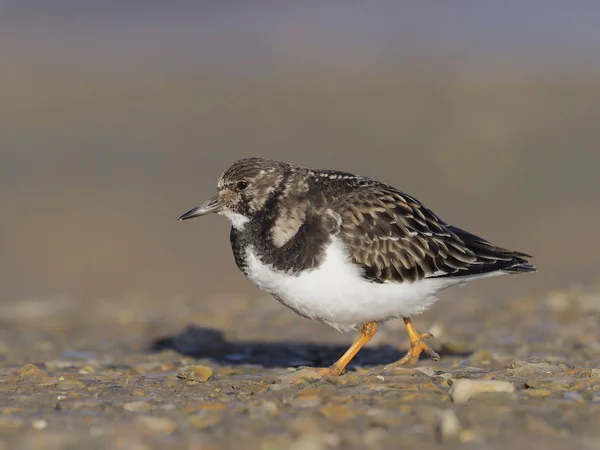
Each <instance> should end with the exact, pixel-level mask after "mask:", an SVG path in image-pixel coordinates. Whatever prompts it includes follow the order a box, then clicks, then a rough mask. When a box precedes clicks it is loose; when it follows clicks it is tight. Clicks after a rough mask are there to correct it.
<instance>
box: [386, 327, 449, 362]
mask: <svg viewBox="0 0 600 450" xmlns="http://www.w3.org/2000/svg"><path fill="white" fill-rule="evenodd" d="M404 324H405V325H406V331H407V332H408V339H409V340H410V350H409V351H408V352H407V353H406V355H404V357H403V358H402V359H400V360H398V361H396V362H395V363H392V364H389V365H388V366H387V367H386V368H393V367H398V366H401V365H403V364H407V363H408V365H409V366H412V365H414V364H415V363H416V362H417V360H418V359H419V356H420V355H421V352H425V353H427V354H428V355H429V356H430V357H431V359H433V360H434V361H439V360H440V355H438V354H437V353H436V352H434V351H433V350H431V349H430V348H429V346H428V345H427V344H425V342H423V340H424V339H433V334H431V333H423V334H419V333H417V330H415V327H414V325H413V323H412V320H410V318H408V317H405V318H404Z"/></svg>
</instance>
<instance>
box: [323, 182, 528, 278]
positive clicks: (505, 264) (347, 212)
mask: <svg viewBox="0 0 600 450" xmlns="http://www.w3.org/2000/svg"><path fill="white" fill-rule="evenodd" d="M331 210H332V211H333V212H334V213H335V214H336V216H338V217H339V219H338V221H337V222H338V226H337V236H338V237H340V238H341V239H342V241H343V242H344V244H345V245H346V247H347V249H348V251H349V255H350V258H351V259H352V261H353V262H354V263H356V264H357V265H359V266H360V267H361V268H362V269H364V277H365V278H366V279H368V280H370V281H373V282H377V283H385V282H413V281H417V280H421V279H424V278H434V277H463V276H474V275H479V274H484V273H488V272H494V271H501V270H504V271H506V272H528V271H533V270H535V269H534V268H533V267H532V266H530V265H528V264H527V262H528V261H527V260H526V259H525V258H527V257H529V255H526V254H524V253H520V252H514V251H511V250H507V249H503V248H500V247H497V246H495V245H493V244H492V243H490V242H488V241H486V240H485V239H482V238H480V237H478V236H475V235H473V234H470V233H468V232H466V231H464V230H461V229H460V228H457V227H453V226H451V225H448V224H447V223H445V222H444V221H443V220H441V219H440V218H439V217H437V216H436V215H435V214H434V213H433V212H432V211H430V210H429V209H427V208H426V207H425V206H423V205H422V204H421V203H420V202H419V201H418V200H416V199H415V198H413V197H411V196H409V195H406V194H404V193H402V192H400V191H398V190H396V189H395V188H392V187H390V186H386V185H379V184H375V185H370V186H367V187H365V188H364V189H357V190H355V192H354V193H353V194H351V195H349V196H340V197H338V198H337V200H336V202H335V204H332V205H331Z"/></svg>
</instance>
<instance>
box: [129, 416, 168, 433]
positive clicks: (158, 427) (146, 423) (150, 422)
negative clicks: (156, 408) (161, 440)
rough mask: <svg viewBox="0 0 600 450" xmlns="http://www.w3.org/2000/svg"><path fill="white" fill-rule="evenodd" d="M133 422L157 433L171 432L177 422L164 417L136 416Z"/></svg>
mask: <svg viewBox="0 0 600 450" xmlns="http://www.w3.org/2000/svg"><path fill="white" fill-rule="evenodd" d="M135 423H136V424H137V425H139V426H141V427H143V428H146V429H148V430H150V431H154V432H157V433H164V434H171V433H173V432H174V431H175V429H176V428H177V424H176V423H175V422H174V421H173V420H171V419H167V418H166V417H155V416H138V417H136V418H135Z"/></svg>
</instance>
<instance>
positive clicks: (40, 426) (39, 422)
mask: <svg viewBox="0 0 600 450" xmlns="http://www.w3.org/2000/svg"><path fill="white" fill-rule="evenodd" d="M31 426H32V427H33V428H34V429H35V430H45V429H46V428H48V422H47V421H45V420H44V419H35V420H34V421H33V422H31Z"/></svg>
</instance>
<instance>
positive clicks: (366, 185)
mask: <svg viewBox="0 0 600 450" xmlns="http://www.w3.org/2000/svg"><path fill="white" fill-rule="evenodd" d="M211 212H216V213H218V214H222V215H224V216H226V217H228V218H229V220H230V222H231V225H232V227H231V234H230V236H231V246H232V249H233V254H234V257H235V261H236V264H237V266H238V267H239V268H240V270H242V272H244V274H245V275H246V276H247V277H248V278H249V279H250V280H251V281H252V282H253V283H254V284H255V285H256V286H258V287H259V288H260V289H263V290H264V291H265V292H269V293H270V294H271V295H273V296H274V297H275V298H276V299H277V300H279V301H280V302H281V303H282V304H284V305H285V306H287V307H288V308H290V309H292V310H293V311H295V312H296V313H297V314H299V315H301V316H302V317H306V318H309V319H314V320H318V321H320V322H322V323H325V324H327V325H329V326H332V327H334V328H336V329H338V330H357V329H360V330H361V334H360V336H359V337H358V339H357V340H356V341H355V342H354V344H353V345H352V346H351V347H350V348H349V349H348V351H347V352H346V353H344V355H342V357H341V358H340V359H339V360H338V361H337V362H336V363H334V364H333V365H332V366H331V367H329V368H327V369H319V374H321V375H323V376H330V375H339V374H341V373H343V371H344V370H345V367H346V365H347V364H348V363H349V362H350V360H351V359H352V358H353V357H354V355H355V354H356V352H358V351H359V350H360V348H361V347H362V346H364V345H365V344H366V343H367V342H368V341H369V340H370V339H371V338H372V337H373V336H374V335H375V333H376V332H377V323H379V322H383V321H385V320H389V319H393V318H398V317H402V318H403V319H404V322H405V325H406V329H407V332H408V336H409V341H410V345H411V348H410V350H409V351H408V353H407V354H406V356H405V357H404V358H402V359H401V360H399V361H398V362H396V363H394V364H393V366H395V365H400V364H405V363H408V364H414V363H415V362H416V361H417V360H418V358H419V355H420V354H421V353H422V352H425V353H427V354H428V355H430V356H431V357H432V358H433V359H434V360H437V359H439V355H437V353H435V352H434V351H433V350H431V349H430V348H429V347H428V346H427V345H426V344H425V343H424V342H423V341H424V339H427V338H431V337H433V336H432V335H431V334H430V333H423V334H419V333H417V332H416V330H415V328H414V326H413V325H412V321H411V319H410V318H411V316H413V315H416V314H420V313H422V312H423V311H425V310H426V309H427V308H429V307H430V306H431V305H433V304H434V303H435V302H436V301H437V298H438V297H437V295H438V293H439V292H440V291H442V290H444V289H446V288H448V287H451V286H454V285H457V284H462V283H465V282H467V281H468V280H471V279H474V278H479V277H486V276H490V275H496V274H502V273H518V272H532V271H534V270H535V268H534V267H533V266H531V265H529V263H528V261H527V258H528V257H529V256H528V255H526V254H524V253H520V252H515V251H511V250H506V249H503V248H500V247H497V246H495V245H493V244H492V243H490V242H488V241H486V240H485V239H482V238H480V237H477V236H475V235H473V234H470V233H468V232H466V231H464V230H461V229H460V228H457V227H454V226H452V225H449V224H448V223H446V222H444V221H443V220H441V219H440V218H439V217H437V216H436V215H435V214H434V213H433V212H432V211H430V210H429V209H427V208H426V207H425V206H423V205H422V204H421V203H420V202H419V201H417V200H416V199H415V198H413V197H411V196H409V195H406V194H404V193H402V192H400V191H399V190H398V189H396V188H394V187H391V186H388V185H386V184H383V183H381V182H379V181H376V180H373V179H371V178H367V177H362V176H358V175H352V174H349V173H345V172H338V171H334V170H311V169H306V168H301V167H294V166H292V165H290V164H287V163H283V162H278V161H270V160H265V159H260V158H248V159H243V160H240V161H237V162H236V163H234V164H232V165H231V166H230V167H229V168H228V169H227V170H226V171H225V172H224V174H223V175H222V176H221V179H220V180H219V182H218V185H217V194H216V195H215V196H214V197H212V198H211V199H209V200H208V201H206V202H204V203H203V204H201V205H199V206H197V207H196V208H194V209H192V210H190V211H188V212H187V213H185V214H184V215H183V216H181V217H180V219H181V220H185V219H190V218H192V217H197V216H201V215H204V214H208V213H211Z"/></svg>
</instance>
